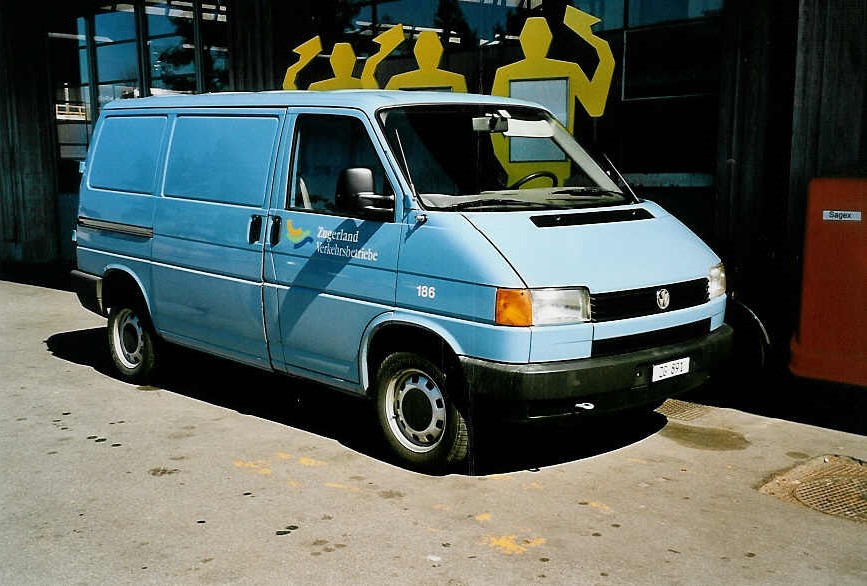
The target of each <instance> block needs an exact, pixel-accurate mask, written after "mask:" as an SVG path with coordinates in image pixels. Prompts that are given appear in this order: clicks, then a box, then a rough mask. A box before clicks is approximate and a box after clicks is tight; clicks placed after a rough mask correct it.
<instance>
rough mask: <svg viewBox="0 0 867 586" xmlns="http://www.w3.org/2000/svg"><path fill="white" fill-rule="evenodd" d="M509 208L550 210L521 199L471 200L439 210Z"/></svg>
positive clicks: (546, 205) (534, 202)
mask: <svg viewBox="0 0 867 586" xmlns="http://www.w3.org/2000/svg"><path fill="white" fill-rule="evenodd" d="M499 206H503V207H511V206H521V207H530V208H539V207H541V208H550V207H551V206H549V205H548V204H546V203H542V202H538V201H524V200H521V199H471V200H469V201H461V202H458V203H455V204H452V205H449V206H444V207H443V208H441V209H444V210H467V209H470V208H483V207H499Z"/></svg>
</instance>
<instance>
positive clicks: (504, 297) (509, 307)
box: [494, 289, 533, 326]
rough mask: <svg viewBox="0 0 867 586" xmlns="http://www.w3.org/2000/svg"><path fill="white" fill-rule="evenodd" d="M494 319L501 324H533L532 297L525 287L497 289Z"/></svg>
mask: <svg viewBox="0 0 867 586" xmlns="http://www.w3.org/2000/svg"><path fill="white" fill-rule="evenodd" d="M494 320H495V321H496V323H498V324H500V325H501V326H531V325H533V299H532V297H531V296H530V291H528V290H527V289H497V307H496V313H495V318H494Z"/></svg>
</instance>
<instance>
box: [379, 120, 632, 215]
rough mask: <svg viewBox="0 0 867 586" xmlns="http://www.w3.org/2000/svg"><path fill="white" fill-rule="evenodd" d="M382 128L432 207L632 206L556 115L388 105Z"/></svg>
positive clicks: (629, 196)
mask: <svg viewBox="0 0 867 586" xmlns="http://www.w3.org/2000/svg"><path fill="white" fill-rule="evenodd" d="M379 120H380V124H381V125H382V128H383V131H384V133H385V136H386V138H387V140H388V141H389V144H390V146H391V148H392V152H394V153H395V155H396V158H397V160H398V162H399V164H400V165H401V167H403V172H404V174H405V175H406V177H407V179H408V180H409V181H410V182H411V183H412V184H413V186H414V187H415V191H416V193H417V194H418V196H419V198H420V199H421V201H422V204H423V205H424V206H425V207H427V208H433V209H446V210H468V209H473V210H479V211H500V210H504V209H572V208H583V207H598V206H607V205H618V204H623V203H627V202H632V198H631V195H629V194H627V193H624V191H623V190H622V189H621V188H620V187H618V185H617V184H616V183H615V181H614V180H613V179H612V177H611V176H609V173H613V172H611V171H609V172H606V171H604V170H603V169H602V167H600V165H599V164H597V163H596V161H594V160H593V158H592V157H591V156H590V155H589V154H587V152H586V151H585V150H584V149H583V148H582V147H581V146H580V145H579V144H578V143H577V142H576V141H575V139H574V138H573V137H572V135H571V134H570V133H569V131H568V130H567V129H566V128H564V127H563V125H562V124H560V123H559V122H557V120H556V119H554V118H553V117H552V116H551V115H550V114H548V113H547V112H544V111H542V110H538V109H535V108H529V107H520V106H500V105H476V104H448V105H426V106H407V107H399V108H388V109H384V110H382V111H380V113H379Z"/></svg>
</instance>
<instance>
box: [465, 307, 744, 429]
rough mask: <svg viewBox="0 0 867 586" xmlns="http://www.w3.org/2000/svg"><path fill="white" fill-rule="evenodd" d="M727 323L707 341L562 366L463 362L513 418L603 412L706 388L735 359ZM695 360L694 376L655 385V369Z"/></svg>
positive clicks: (482, 392) (470, 379) (479, 391)
mask: <svg viewBox="0 0 867 586" xmlns="http://www.w3.org/2000/svg"><path fill="white" fill-rule="evenodd" d="M731 346H732V328H731V326H729V325H727V324H723V325H722V326H721V327H719V328H717V329H716V330H714V331H712V332H710V333H709V334H707V335H705V336H701V337H698V338H694V339H691V340H688V341H685V342H679V343H676V344H669V345H666V346H660V347H656V348H650V349H646V350H639V351H636V352H628V353H624V354H618V355H615V356H604V357H599V358H583V359H580V360H567V361H561V362H542V363H531V364H504V363H500V362H493V361H489V360H480V359H477V358H468V357H460V361H461V365H462V367H463V371H464V377H465V379H466V382H467V385H468V388H469V389H470V390H471V392H472V393H474V397H475V398H478V399H479V400H481V401H484V402H485V403H486V404H490V405H491V406H492V407H494V406H496V407H499V408H500V409H501V410H504V411H505V413H504V414H503V415H504V416H505V417H506V418H508V419H518V420H534V419H545V418H551V417H562V416H565V415H573V414H578V413H588V412H593V413H604V412H610V411H617V410H621V409H629V408H636V407H642V406H648V405H653V404H654V403H655V404H659V403H661V402H662V401H663V400H664V399H666V398H669V397H672V396H674V395H677V394H680V393H683V392H686V391H688V390H690V389H693V388H695V387H697V386H699V385H701V384H702V383H704V382H705V381H706V380H707V379H708V377H709V376H710V373H711V371H712V370H713V369H714V367H716V366H718V365H720V364H721V363H723V362H724V361H726V360H727V359H728V357H729V356H730V354H731ZM686 356H688V357H689V358H690V368H689V372H688V373H686V374H683V375H680V376H675V377H672V378H669V379H665V380H661V381H658V382H651V372H652V369H653V365H654V364H660V363H663V362H668V361H670V360H675V359H678V358H683V357H686Z"/></svg>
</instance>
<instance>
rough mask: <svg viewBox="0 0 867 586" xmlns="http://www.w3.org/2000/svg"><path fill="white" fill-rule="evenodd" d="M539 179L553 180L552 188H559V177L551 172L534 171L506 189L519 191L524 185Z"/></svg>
mask: <svg viewBox="0 0 867 586" xmlns="http://www.w3.org/2000/svg"><path fill="white" fill-rule="evenodd" d="M539 177H547V178H548V179H550V180H551V187H557V176H556V175H554V174H553V173H552V172H551V171H533V172H532V173H528V174H526V175H524V176H523V177H521V178H520V179H518V180H517V181H515V182H514V183H512V184H511V185H510V186H509V187H507V188H506V189H518V188H519V187H521V186H522V185H523V184H525V183H527V182H528V181H532V180H533V179H538V178H539Z"/></svg>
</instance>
